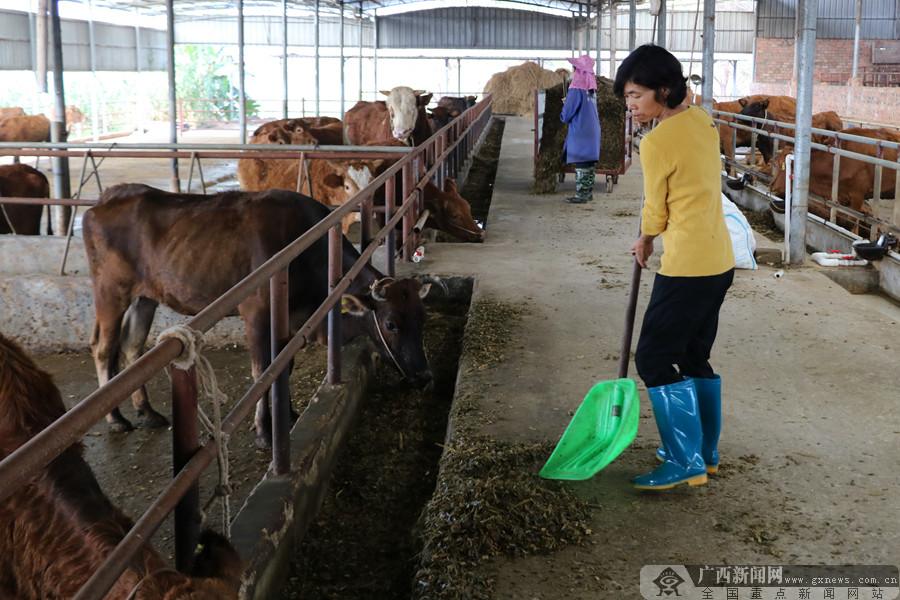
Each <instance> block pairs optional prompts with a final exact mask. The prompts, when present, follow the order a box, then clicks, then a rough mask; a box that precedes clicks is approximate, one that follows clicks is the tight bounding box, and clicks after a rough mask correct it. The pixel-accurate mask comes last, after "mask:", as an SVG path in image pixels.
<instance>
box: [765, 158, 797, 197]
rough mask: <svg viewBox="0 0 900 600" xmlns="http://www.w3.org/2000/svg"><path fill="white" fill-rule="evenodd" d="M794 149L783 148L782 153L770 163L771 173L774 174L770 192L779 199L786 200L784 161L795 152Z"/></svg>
mask: <svg viewBox="0 0 900 600" xmlns="http://www.w3.org/2000/svg"><path fill="white" fill-rule="evenodd" d="M793 151H794V149H793V148H782V149H781V152H779V153H778V156H776V157H775V158H774V159H773V160H772V162H771V163H770V171H771V174H772V182H771V183H770V184H769V191H770V192H772V193H773V194H775V195H776V196H778V197H779V198H784V189H785V174H784V161H785V160H786V159H787V155H788V154H790V153H791V152H793Z"/></svg>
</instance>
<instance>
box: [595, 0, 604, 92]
mask: <svg viewBox="0 0 900 600" xmlns="http://www.w3.org/2000/svg"><path fill="white" fill-rule="evenodd" d="M602 6H603V0H597V28H596V30H597V37H596V39H595V40H594V42H596V44H595V46H596V47H597V60H596V61H595V62H594V72H595V73H596V74H597V75H599V74H600V42H601V40H602V39H603V36H601V35H600V26H601V24H602V20H603V11H602V10H601V7H602Z"/></svg>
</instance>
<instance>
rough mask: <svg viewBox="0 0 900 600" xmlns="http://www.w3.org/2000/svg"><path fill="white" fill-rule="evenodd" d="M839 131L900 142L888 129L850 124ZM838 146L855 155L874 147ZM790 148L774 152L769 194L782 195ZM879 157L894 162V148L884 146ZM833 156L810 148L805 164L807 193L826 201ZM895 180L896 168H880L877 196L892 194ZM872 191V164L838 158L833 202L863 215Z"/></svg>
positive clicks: (868, 152) (872, 151)
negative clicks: (778, 152) (806, 164)
mask: <svg viewBox="0 0 900 600" xmlns="http://www.w3.org/2000/svg"><path fill="white" fill-rule="evenodd" d="M841 133H847V134H851V135H858V136H863V137H869V138H874V139H880V140H887V141H891V142H900V133H897V132H895V131H891V130H889V129H864V128H861V127H852V128H850V129H844V130H843V131H841ZM840 147H841V148H842V149H844V150H847V151H849V152H856V153H858V154H866V155H868V156H873V157H874V156H875V151H876V149H875V146H870V145H868V144H862V143H859V142H848V141H841V142H840ZM792 151H793V149H792V148H784V149H782V151H781V153H780V154H779V155H778V157H777V159H776V160H774V161H773V162H772V183H771V184H770V186H769V189H770V190H771V191H772V193H774V194H776V195H778V196H779V197H781V198H784V188H785V183H784V181H785V176H784V160H785V157H786V156H787V154H788V153H789V152H792ZM882 158H884V159H885V160H890V161H894V162H896V161H897V151H896V150H893V149H885V150H883V151H882ZM833 159H834V156H833V155H832V154H830V153H828V152H824V151H822V150H815V149H813V150H812V151H811V152H810V165H809V192H810V193H811V194H815V195H816V196H819V197H821V198H825V199H826V200H832V198H831V184H832V171H833V164H834V160H833ZM895 181H896V171H895V170H894V169H884V170H883V171H882V175H881V197H882V198H893V197H894V183H895ZM874 191H875V165H872V164H869V163H864V162H862V161H859V160H854V159H852V158H847V157H846V156H842V157H841V169H840V179H839V180H838V197H837V202H838V203H839V204H842V205H843V206H849V207H850V208H852V209H853V210H856V211H859V212H861V213H863V214H867V215H869V214H872V209H871V208H869V206H868V205H867V204H866V203H865V200H866V199H867V198H871V197H872V196H873V195H874Z"/></svg>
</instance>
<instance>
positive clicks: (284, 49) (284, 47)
mask: <svg viewBox="0 0 900 600" xmlns="http://www.w3.org/2000/svg"><path fill="white" fill-rule="evenodd" d="M281 90H282V92H283V93H284V97H283V98H282V99H281V118H282V119H287V118H288V18H287V0H281Z"/></svg>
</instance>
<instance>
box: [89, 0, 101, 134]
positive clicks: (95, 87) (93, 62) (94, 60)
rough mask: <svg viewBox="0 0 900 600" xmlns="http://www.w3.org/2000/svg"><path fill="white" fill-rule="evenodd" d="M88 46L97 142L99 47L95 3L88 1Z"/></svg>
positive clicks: (92, 118) (93, 117)
mask: <svg viewBox="0 0 900 600" xmlns="http://www.w3.org/2000/svg"><path fill="white" fill-rule="evenodd" d="M88 44H89V47H90V55H91V133H92V136H91V137H93V138H94V141H95V142H96V141H97V140H98V139H99V138H100V106H99V104H100V102H99V99H98V98H97V94H98V93H99V88H100V84H99V83H98V82H97V46H96V38H95V37H94V2H93V0H88Z"/></svg>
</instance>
